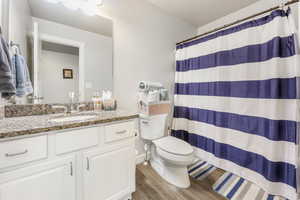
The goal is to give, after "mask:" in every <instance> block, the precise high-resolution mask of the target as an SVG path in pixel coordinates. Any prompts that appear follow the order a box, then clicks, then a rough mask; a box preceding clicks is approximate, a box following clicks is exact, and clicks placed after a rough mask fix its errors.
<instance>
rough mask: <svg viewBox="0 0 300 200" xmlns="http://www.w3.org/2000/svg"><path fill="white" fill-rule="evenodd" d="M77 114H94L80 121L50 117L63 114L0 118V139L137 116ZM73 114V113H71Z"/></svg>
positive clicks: (106, 113)
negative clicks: (59, 120)
mask: <svg viewBox="0 0 300 200" xmlns="http://www.w3.org/2000/svg"><path fill="white" fill-rule="evenodd" d="M74 115H75V116H78V115H80V116H81V115H95V117H94V118H92V119H88V120H81V121H69V122H53V121H51V119H56V118H60V117H64V116H63V114H52V115H36V116H26V117H13V118H6V119H3V120H0V140H1V139H8V138H12V137H18V136H26V135H32V134H38V133H44V132H49V131H57V130H63V129H69V128H78V127H84V126H92V125H96V124H101V123H109V122H115V121H121V120H129V119H134V118H138V114H137V113H135V112H128V111H105V112H104V111H103V112H98V113H97V112H81V113H77V114H74ZM72 116H73V115H72Z"/></svg>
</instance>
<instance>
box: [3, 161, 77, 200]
mask: <svg viewBox="0 0 300 200" xmlns="http://www.w3.org/2000/svg"><path fill="white" fill-rule="evenodd" d="M73 163H74V162H73V159H64V160H59V161H55V162H49V163H47V164H42V165H38V166H34V167H30V168H26V169H20V170H16V171H13V172H6V173H2V174H0V200H20V199H24V200H75V178H74V168H73V165H74V164H73Z"/></svg>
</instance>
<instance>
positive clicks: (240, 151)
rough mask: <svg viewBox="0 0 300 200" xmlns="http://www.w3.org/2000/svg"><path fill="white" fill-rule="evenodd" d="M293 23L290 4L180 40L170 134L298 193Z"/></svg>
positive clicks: (276, 187) (247, 174)
mask: <svg viewBox="0 0 300 200" xmlns="http://www.w3.org/2000/svg"><path fill="white" fill-rule="evenodd" d="M295 33H296V29H295V26H294V23H293V19H292V17H291V15H289V11H284V10H276V11H274V12H272V13H271V14H270V15H268V16H265V17H262V18H259V19H256V20H253V21H249V22H245V23H243V24H240V25H238V26H235V27H232V28H229V29H226V30H223V31H220V32H217V33H214V34H212V35H208V36H206V37H204V38H200V39H198V40H195V41H192V42H187V43H184V44H180V45H178V46H177V51H176V77H175V79H176V80H175V81H176V83H175V84H176V85H175V98H174V101H175V102H174V104H175V107H174V121H173V127H172V135H173V136H175V137H178V138H180V139H183V140H185V141H187V142H189V143H190V144H191V145H193V146H194V147H195V149H196V154H197V155H198V156H199V157H200V158H202V159H203V160H205V161H208V162H209V163H211V164H213V165H215V166H217V167H219V168H222V169H224V170H227V171H230V172H232V173H235V174H236V175H239V176H241V177H243V178H245V179H248V180H249V181H252V182H254V183H256V184H257V185H258V186H260V187H261V188H262V189H264V190H266V191H267V192H269V193H270V194H273V195H280V196H283V197H286V198H289V199H297V198H298V195H297V176H296V171H297V163H298V155H297V154H298V142H297V140H298V138H297V121H299V120H298V112H299V110H298V107H297V90H298V89H297V77H299V70H298V68H299V67H300V66H299V65H298V58H299V57H298V55H297V52H296V49H297V47H296V45H297V42H296V35H295Z"/></svg>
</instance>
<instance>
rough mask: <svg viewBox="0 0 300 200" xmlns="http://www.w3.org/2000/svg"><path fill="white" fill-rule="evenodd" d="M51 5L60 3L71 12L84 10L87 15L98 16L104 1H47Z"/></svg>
mask: <svg viewBox="0 0 300 200" xmlns="http://www.w3.org/2000/svg"><path fill="white" fill-rule="evenodd" d="M45 1H47V2H49V3H60V4H62V5H64V6H65V7H66V8H69V9H71V10H79V9H80V10H82V11H83V12H84V13H85V14H86V15H90V16H92V15H96V14H97V9H98V6H102V5H103V0H45Z"/></svg>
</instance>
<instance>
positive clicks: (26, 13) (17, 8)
mask: <svg viewBox="0 0 300 200" xmlns="http://www.w3.org/2000/svg"><path fill="white" fill-rule="evenodd" d="M31 27H32V26H31V13H30V7H29V4H28V1H27V0H22V1H20V0H10V1H9V31H8V35H9V38H8V39H9V40H11V41H13V42H14V43H17V44H19V45H20V47H21V51H22V54H23V55H24V57H25V58H27V34H28V32H29V31H30V30H31Z"/></svg>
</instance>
